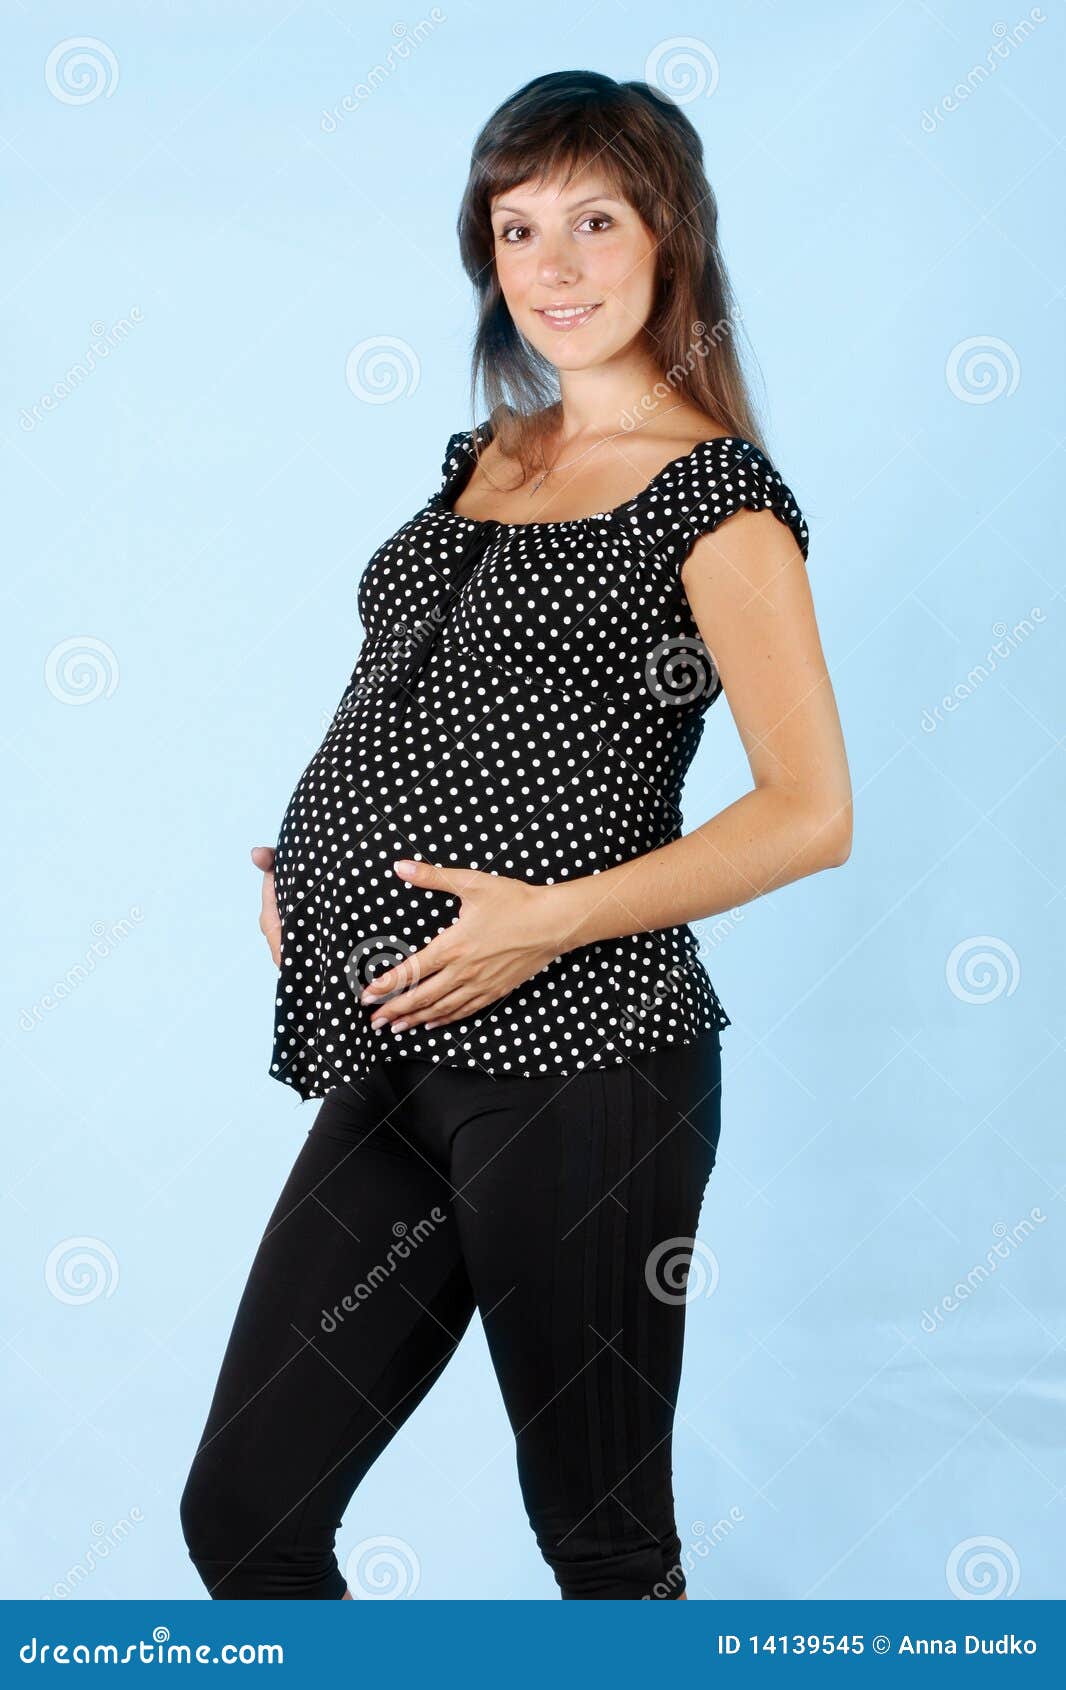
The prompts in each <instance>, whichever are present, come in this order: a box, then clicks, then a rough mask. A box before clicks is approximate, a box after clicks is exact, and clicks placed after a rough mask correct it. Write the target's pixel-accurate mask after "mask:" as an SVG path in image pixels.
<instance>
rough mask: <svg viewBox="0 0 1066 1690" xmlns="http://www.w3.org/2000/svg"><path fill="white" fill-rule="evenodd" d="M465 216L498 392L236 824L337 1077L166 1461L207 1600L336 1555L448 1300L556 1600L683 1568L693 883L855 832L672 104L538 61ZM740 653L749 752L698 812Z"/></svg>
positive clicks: (695, 1044) (824, 849)
mask: <svg viewBox="0 0 1066 1690" xmlns="http://www.w3.org/2000/svg"><path fill="white" fill-rule="evenodd" d="M459 234H460V242H461V249H462V256H463V262H464V265H465V267H466V269H467V272H468V274H469V275H470V277H471V279H472V280H473V282H474V284H475V287H476V289H477V292H478V297H479V305H480V318H479V327H478V336H477V345H476V353H475V359H474V391H475V392H476V391H477V383H478V381H479V379H480V380H481V381H482V382H483V384H484V391H485V393H486V396H487V398H488V399H489V401H490V408H491V420H490V421H487V422H485V423H483V424H482V425H481V426H480V427H478V428H477V429H475V430H473V431H460V432H459V433H457V434H454V435H453V436H452V437H451V439H450V440H449V442H448V449H447V451H446V453H445V458H444V463H443V466H442V472H443V479H442V482H441V485H440V487H439V488H437V489H436V490H435V491H434V492H433V494H432V495H431V497H430V498H429V500H428V502H427V503H426V504H425V505H424V506H423V507H422V509H421V510H419V511H418V512H417V513H416V514H415V516H414V517H412V519H411V520H410V521H409V522H408V523H406V524H405V525H404V527H403V528H401V529H400V531H399V532H398V534H396V535H394V536H393V538H392V539H391V540H389V541H388V542H387V543H386V544H385V545H384V546H382V547H381V548H380V550H379V551H378V552H377V553H376V554H375V556H374V558H373V559H372V560H371V563H370V565H369V567H368V569H367V571H366V572H365V574H364V576H363V579H362V581H361V584H360V589H359V609H360V614H361V619H362V622H363V626H364V629H365V632H366V637H365V641H364V645H363V647H362V649H361V651H360V654H359V661H358V663H357V664H356V667H355V671H354V673H353V675H352V677H351V680H350V682H349V686H348V688H347V689H346V692H345V694H344V697H343V699H342V701H341V705H340V707H339V708H338V711H337V714H336V716H335V718H334V721H333V723H332V725H331V726H330V729H329V731H328V732H327V734H326V737H325V740H324V741H323V744H322V747H321V748H320V750H319V751H318V752H317V753H316V755H315V757H314V758H313V759H312V761H311V763H310V765H309V766H308V768H307V770H306V771H305V772H304V774H303V776H302V778H301V780H300V782H299V784H298V786H297V788H296V791H295V792H294V794H293V797H292V799H291V801H290V804H289V807H288V809H287V811H286V813H285V817H284V820H283V822H282V825H281V829H280V833H279V837H278V841H277V849H276V852H274V851H271V850H270V849H269V848H259V849H257V851H256V852H254V853H253V857H254V860H255V861H256V863H257V865H258V866H259V867H260V868H261V869H263V870H264V885H263V914H262V916H261V926H262V927H263V930H264V932H265V933H266V935H267V938H268V940H269V942H270V948H271V954H272V956H273V958H274V961H275V963H276V964H277V965H278V966H279V968H280V979H279V991H278V996H277V1013H276V1022H275V1039H274V1061H273V1067H272V1070H271V1071H272V1073H273V1074H274V1076H275V1077H276V1078H277V1079H278V1080H279V1081H280V1082H282V1083H284V1084H287V1085H289V1086H292V1087H293V1088H294V1089H295V1090H296V1091H297V1093H298V1094H299V1095H300V1097H302V1098H322V1099H323V1101H322V1103H321V1107H320V1108H319V1110H318V1112H317V1114H316V1116H315V1119H314V1122H313V1124H312V1126H311V1128H310V1131H309V1133H308V1136H307V1139H306V1141H305V1143H304V1145H303V1147H302V1149H301V1150H300V1153H299V1155H298V1156H297V1158H296V1162H295V1165H294V1167H293V1169H292V1172H291V1174H290V1176H289V1179H288V1181H287V1183H286V1185H285V1188H284V1190H283V1192H282V1194H281V1197H280V1199H279V1201H278V1204H277V1207H276V1208H275V1210H274V1213H273V1215H272V1216H271V1219H270V1223H269V1225H268V1227H267V1231H266V1233H265V1235H264V1237H263V1240H262V1242H261V1244H260V1247H259V1251H258V1254H257V1256H256V1259H255V1262H254V1265H253V1267H252V1270H251V1274H250V1277H249V1280H248V1284H247V1287H246V1289H245V1292H244V1295H243V1298H242V1300H241V1304H240V1307H239V1310H238V1313H237V1316H236V1320H235V1324H234V1328H233V1333H232V1335H231V1338H230V1342H229V1346H228V1348H227V1351H226V1356H225V1360H224V1363H223V1367H222V1371H221V1376H220V1378H219V1381H218V1386H217V1388H216V1391H215V1396H214V1400H213V1402H212V1405H211V1410H210V1414H209V1418H208V1422H207V1426H206V1429H205V1432H204V1436H203V1440H202V1442H201V1445H200V1447H199V1450H198V1452H197V1455H196V1459H195V1461H194V1463H193V1468H192V1471H191V1473H190V1475H189V1479H188V1482H187V1485H186V1487H185V1492H184V1495H183V1497H182V1519H183V1526H184V1530H185V1535H186V1541H187V1543H188V1546H189V1550H190V1554H191V1556H192V1559H193V1561H194V1564H195V1566H196V1568H197V1570H198V1571H199V1573H200V1575H201V1577H202V1579H203V1581H204V1583H205V1584H206V1586H207V1588H208V1590H209V1591H210V1593H211V1595H212V1596H215V1597H238V1598H254V1597H282V1598H337V1597H342V1596H347V1595H349V1594H350V1593H349V1591H348V1590H347V1589H346V1587H345V1577H344V1574H343V1573H342V1572H341V1570H340V1568H339V1566H338V1564H337V1560H336V1557H335V1554H334V1539H335V1534H336V1530H337V1527H338V1526H339V1524H340V1521H341V1518H342V1515H343V1513H344V1511H345V1508H346V1507H347V1504H348V1502H349V1499H350V1498H351V1496H352V1494H353V1492H354V1491H355V1489H356V1487H357V1486H358V1484H359V1482H360V1480H361V1478H362V1477H363V1475H364V1474H365V1473H366V1472H367V1470H368V1469H369V1467H370V1465H371V1463H372V1462H373V1461H374V1460H375V1459H376V1457H377V1456H378V1455H379V1454H380V1453H381V1451H382V1450H383V1449H384V1448H385V1447H386V1445H387V1444H388V1443H389V1442H390V1440H391V1439H392V1438H393V1436H394V1435H395V1433H396V1432H397V1431H398V1429H399V1428H400V1427H401V1426H402V1424H403V1422H404V1421H405V1420H406V1418H407V1417H408V1415H409V1414H410V1413H411V1412H412V1411H413V1409H414V1408H415V1407H416V1406H417V1404H418V1403H419V1402H420V1401H421V1399H422V1398H423V1397H424V1396H425V1394H426V1392H427V1391H428V1390H429V1388H430V1386H431V1385H432V1384H433V1381H434V1379H436V1378H437V1376H438V1375H439V1374H440V1372H441V1370H442V1369H443V1367H444V1366H445V1364H446V1363H447V1361H448V1359H449V1357H450V1356H451V1355H452V1353H453V1352H454V1350H455V1347H456V1345H457V1344H458V1342H459V1340H460V1338H461V1337H462V1334H463V1331H464V1330H465V1328H466V1326H467V1324H468V1322H469V1320H470V1319H471V1316H472V1314H473V1312H474V1310H475V1308H476V1309H477V1310H478V1312H479V1314H480V1317H481V1320H482V1322H483V1325H484V1330H485V1334H486V1338H487V1341H488V1345H489V1349H490V1353H491V1356H492V1361H493V1365H494V1367H495V1370H496V1374H497V1377H498V1380H499V1383H500V1387H501V1390H502V1393H503V1397H504V1401H505V1404H506V1408H507V1412H508V1415H509V1418H510V1422H511V1425H512V1427H513V1430H514V1434H515V1441H516V1451H517V1460H518V1474H519V1480H520V1484H521V1489H522V1495H523V1499H524V1502H525V1506H526V1510H527V1512H528V1515H529V1519H530V1523H531V1525H532V1527H533V1530H534V1532H535V1534H536V1540H537V1543H538V1545H539V1548H540V1550H541V1552H542V1554H543V1556H544V1558H545V1559H546V1561H547V1562H548V1564H549V1565H550V1567H551V1568H552V1570H553V1572H554V1574H555V1577H556V1580H557V1582H558V1584H559V1586H560V1589H561V1591H562V1595H563V1597H564V1598H580V1599H592V1598H597V1599H602V1598H626V1599H636V1598H645V1597H650V1598H653V1599H659V1598H670V1599H673V1598H677V1597H680V1596H684V1592H685V1579H684V1570H683V1567H682V1564H681V1563H682V1555H681V1545H680V1542H679V1539H678V1535H677V1531H676V1528H675V1520H674V1504H673V1496H672V1480H671V1472H672V1469H671V1454H670V1452H671V1431H672V1425H673V1417H674V1409H675V1404H676V1400H677V1390H678V1383H679V1377H680V1369H681V1347H682V1336H683V1327H684V1312H685V1267H686V1265H687V1263H688V1261H689V1259H690V1257H691V1250H692V1245H693V1241H694V1236H695V1232H696V1228H697V1223H698V1220H699V1214H700V1206H701V1203H702V1199H703V1193H704V1188H705V1185H706V1183H707V1180H708V1177H709V1175H710V1172H711V1168H712V1166H713V1164H714V1160H715V1155H716V1149H717V1143H718V1135H719V1126H720V1115H719V1099H720V1033H721V1030H722V1028H724V1027H726V1026H728V1025H729V1017H728V1016H727V1015H726V1013H725V1011H724V1009H723V1008H722V1006H721V1004H720V1002H719V1000H718V997H717V995H716V993H715V991H714V988H713V986H712V985H711V982H710V980H709V978H708V976H707V973H706V971H705V969H704V966H703V963H702V961H701V960H700V957H699V947H698V945H697V943H696V940H695V937H694V935H693V934H692V932H691V930H690V929H689V927H688V925H687V924H688V923H689V922H690V921H693V920H698V919H699V918H701V917H705V916H710V915H713V914H715V913H716V912H718V911H722V910H728V909H732V908H733V907H734V906H736V905H738V904H743V903H745V902H747V901H748V900H749V899H751V898H754V897H756V896H758V895H759V894H760V893H762V892H766V891H768V890H769V889H770V888H772V887H776V886H781V885H784V884H785V883H786V882H788V881H791V880H797V879H799V878H800V877H801V876H803V875H807V874H812V873H815V872H816V871H818V870H820V869H824V868H827V867H828V866H830V865H831V864H838V863H842V862H844V860H845V859H846V857H847V856H848V852H849V849H850V828H851V801H850V791H849V781H848V772H847V764H846V759H845V754H844V750H843V746H842V741H841V733H840V727H839V723H838V719H837V714H836V709H835V705H834V701H833V696H832V691H831V687H830V683H829V681H828V678H827V676H826V671H825V665H824V662H823V658H822V652H821V647H820V643H819V638H818V633H817V628H816V623H815V618H814V612H813V609H812V605H811V597H810V591H809V587H808V582H807V577H806V568H805V559H806V552H807V530H806V525H805V523H804V519H803V517H802V515H801V514H800V511H799V509H798V507H797V505H796V502H795V500H794V499H793V497H792V495H791V493H790V491H789V489H788V488H787V487H786V485H785V484H784V482H783V481H782V479H781V477H780V475H779V474H778V472H777V471H776V469H775V468H774V467H773V465H772V464H771V462H770V460H769V458H768V457H767V456H766V455H765V453H764V451H763V449H762V448H761V446H760V445H759V442H758V439H757V436H756V431H755V426H754V423H753V421H752V417H751V414H750V410H749V406H748V401H747V399H746V395H745V390H744V383H743V378H742V375H741V372H740V366H739V362H738V359H737V356H736V353H735V351H734V348H733V343H732V339H731V336H730V333H729V329H730V324H731V317H732V308H731V305H730V299H729V289H728V283H727V281H726V279H725V274H724V270H723V267H722V262H721V258H720V255H719V251H718V245H717V236H716V214H715V206H714V199H713V196H712V194H711V191H710V188H709V187H708V184H707V181H706V178H705V176H704V174H703V169H702V157H701V148H700V143H699V140H698V138H697V136H696V134H695V132H694V131H693V129H692V127H691V125H690V124H689V122H688V120H687V119H686V118H685V117H684V115H683V114H682V113H681V111H680V110H679V109H677V108H676V107H675V106H674V105H672V104H671V103H670V102H669V101H667V100H664V99H663V98H661V97H660V96H659V95H658V94H656V93H655V92H653V90H652V89H650V88H649V87H647V86H646V85H645V84H642V83H624V84H617V83H615V82H613V81H612V80H611V79H610V78H608V77H605V76H599V75H596V74H592V73H586V72H579V73H560V74H557V75H552V76H546V77H540V78H538V79H537V80H536V81H534V82H532V83H530V84H529V85H528V86H527V87H525V88H523V89H522V90H521V91H520V92H519V93H517V94H516V95H515V96H514V97H513V98H511V99H510V100H508V101H507V102H506V103H505V104H504V105H503V106H502V107H501V108H500V109H499V110H498V111H497V112H496V113H495V114H494V116H493V117H492V118H491V119H490V120H489V122H488V124H487V125H486V127H485V129H484V130H483V132H482V133H481V135H480V136H479V138H478V141H477V144H476V147H475V151H474V157H473V162H472V168H471V174H470V180H469V184H468V187H467V191H466V195H465V199H464V202H463V205H462V209H461V213H460V217H459ZM726 519H730V520H726ZM712 652H713V655H712ZM723 690H724V691H725V692H726V693H727V694H728V697H729V702H730V706H731V709H732V712H733V715H734V718H735V719H736V722H737V725H738V728H739V731H740V734H741V736H742V739H743V742H744V745H745V748H746V750H747V754H748V758H749V761H750V765H751V771H752V778H753V788H752V790H751V791H750V792H748V793H746V794H745V795H744V796H743V797H742V798H740V799H739V800H738V801H737V802H736V803H734V804H731V805H730V806H728V808H726V809H725V810H723V811H722V812H721V813H720V814H719V815H716V816H714V817H713V818H711V819H710V820H707V821H705V822H703V823H702V824H701V825H700V826H698V827H696V828H694V829H693V830H692V831H691V832H689V833H687V834H685V835H683V836H682V832H681V815H680V811H679V808H678V801H679V797H680V791H681V783H682V781H683V778H684V775H685V772H686V770H687V768H688V766H689V763H690V761H691V759H692V755H693V753H694V751H695V749H696V745H697V743H698V741H699V738H700V735H701V732H702V728H703V722H704V718H705V715H706V711H707V709H708V707H709V706H710V705H711V704H712V703H713V702H714V701H715V699H716V698H717V696H718V694H719V693H720V692H721V691H723ZM367 1526H368V1523H367V1522H363V1525H362V1530H363V1532H365V1531H366V1530H367ZM477 1594H479V1592H478V1590H477V1588H476V1581H472V1588H471V1595H477Z"/></svg>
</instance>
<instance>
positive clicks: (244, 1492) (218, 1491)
mask: <svg viewBox="0 0 1066 1690" xmlns="http://www.w3.org/2000/svg"><path fill="white" fill-rule="evenodd" d="M179 1515H180V1519H181V1529H182V1535H183V1536H184V1539H185V1545H186V1548H187V1549H188V1552H189V1559H190V1560H191V1561H192V1564H193V1566H194V1567H195V1568H196V1571H197V1573H198V1574H199V1576H200V1579H201V1580H202V1582H203V1584H204V1587H205V1589H206V1591H207V1594H208V1595H209V1596H210V1597H212V1598H222V1599H229V1600H238V1601H239V1600H246V1601H255V1600H258V1599H261V1598H272V1599H275V1600H276V1599H279V1598H280V1599H286V1598H289V1599H302V1600H307V1599H311V1600H314V1599H316V1598H322V1599H337V1598H339V1597H341V1596H343V1595H344V1575H343V1574H342V1572H341V1570H340V1568H339V1567H338V1565H337V1560H336V1556H335V1555H334V1553H333V1545H332V1543H321V1544H309V1543H301V1542H299V1541H298V1540H297V1533H296V1529H295V1527H296V1520H297V1518H298V1510H296V1511H293V1510H290V1511H289V1512H288V1513H286V1512H285V1511H284V1505H283V1504H281V1505H278V1506H275V1505H274V1504H273V1503H272V1501H271V1497H270V1495H269V1487H268V1486H267V1485H266V1484H265V1483H264V1475H263V1474H262V1473H250V1472H248V1471H247V1469H243V1470H242V1468H241V1467H240V1466H231V1467H229V1468H228V1469H227V1468H224V1467H223V1466H222V1465H221V1464H220V1463H217V1462H212V1461H209V1460H208V1459H206V1458H205V1457H204V1455H202V1454H200V1455H198V1456H197V1457H196V1459H195V1460H194V1462H193V1464H192V1468H191V1469H190V1472H189V1476H188V1478H187V1479H186V1482H185V1488H184V1490H183V1491H182V1493H181V1501H180V1503H179Z"/></svg>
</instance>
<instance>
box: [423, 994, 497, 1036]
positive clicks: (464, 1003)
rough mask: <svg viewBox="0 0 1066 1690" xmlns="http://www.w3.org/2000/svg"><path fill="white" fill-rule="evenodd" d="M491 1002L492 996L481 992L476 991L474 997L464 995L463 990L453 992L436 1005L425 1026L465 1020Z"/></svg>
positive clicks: (440, 1025)
mask: <svg viewBox="0 0 1066 1690" xmlns="http://www.w3.org/2000/svg"><path fill="white" fill-rule="evenodd" d="M491 1002H492V999H491V998H486V997H485V996H484V995H483V994H481V993H475V995H474V996H473V997H470V996H469V995H464V994H463V992H461V991H458V992H453V993H452V994H451V996H450V997H447V998H442V999H441V1001H440V1003H439V1004H437V1005H436V1007H435V1009H434V1010H433V1012H432V1013H431V1014H430V1016H429V1018H428V1019H427V1020H426V1022H425V1026H426V1028H427V1030H428V1029H429V1028H431V1027H442V1026H444V1025H446V1024H447V1023H448V1022H449V1021H465V1020H467V1018H468V1017H469V1016H471V1015H476V1014H477V1012H478V1010H479V1009H484V1007H485V1005H486V1004H487V1003H491Z"/></svg>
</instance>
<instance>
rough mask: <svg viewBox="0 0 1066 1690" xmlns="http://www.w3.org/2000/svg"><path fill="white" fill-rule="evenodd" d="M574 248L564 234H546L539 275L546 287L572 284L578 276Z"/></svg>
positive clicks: (539, 261)
mask: <svg viewBox="0 0 1066 1690" xmlns="http://www.w3.org/2000/svg"><path fill="white" fill-rule="evenodd" d="M578 273H579V270H578V265H577V262H576V258H575V254H574V251H573V248H572V247H571V246H569V245H568V243H567V239H566V237H565V236H563V235H552V236H548V235H546V236H545V237H544V240H543V244H542V246H541V249H540V253H539V254H538V259H537V277H538V280H539V281H540V282H542V283H543V284H544V285H545V286H546V287H556V286H558V285H559V284H560V283H561V284H562V285H563V286H566V287H569V286H572V285H573V283H574V282H576V281H577V278H578Z"/></svg>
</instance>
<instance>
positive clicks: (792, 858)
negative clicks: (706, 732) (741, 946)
mask: <svg viewBox="0 0 1066 1690" xmlns="http://www.w3.org/2000/svg"><path fill="white" fill-rule="evenodd" d="M847 825H849V824H848V822H847V818H845V817H844V816H843V815H841V814H839V813H837V814H831V815H829V816H828V817H827V815H826V812H825V811H824V809H819V810H816V809H813V808H812V807H811V805H810V804H809V803H804V802H801V801H800V799H799V798H797V797H795V796H794V795H793V794H791V793H789V792H787V791H785V790H784V789H783V788H780V787H770V786H767V787H756V788H755V790H754V791H752V792H747V793H745V794H744V796H743V797H742V798H738V799H737V801H736V803H734V804H730V805H729V806H728V808H727V809H724V810H722V811H720V812H719V813H718V815H716V816H713V817H712V818H711V820H710V821H707V822H704V823H703V824H702V825H701V826H700V827H697V828H694V829H693V831H692V832H691V833H686V834H685V835H684V836H683V837H682V838H681V839H675V840H673V841H671V843H670V844H669V845H661V846H659V847H658V849H657V850H654V851H648V852H646V853H645V854H644V855H643V856H640V857H634V858H633V859H632V861H630V862H627V863H619V864H618V865H617V867H615V868H611V869H605V870H604V872H603V873H602V874H594V875H586V876H584V877H583V878H582V879H580V880H572V881H561V882H559V883H558V884H557V885H555V886H552V887H550V888H547V892H548V902H547V904H546V906H545V907H546V910H547V913H548V919H549V922H550V923H551V925H552V928H553V931H554V932H555V934H556V936H557V938H558V941H559V949H560V951H561V952H562V951H569V950H576V949H578V947H579V946H582V945H589V944H593V943H595V942H596V941H597V940H600V939H614V938H620V937H622V936H623V935H625V934H630V933H645V932H654V931H655V930H656V929H658V928H663V927H679V926H681V925H683V924H684V923H686V922H690V921H700V920H702V919H703V918H704V917H706V916H711V915H718V914H719V913H720V912H721V911H723V910H730V909H734V908H736V906H737V905H739V904H746V903H750V902H751V900H752V899H753V898H758V897H760V896H761V895H762V894H763V893H764V892H770V891H772V890H773V889H774V888H775V887H777V886H785V885H787V884H788V883H789V882H790V881H793V880H801V879H803V878H804V876H806V875H808V874H815V873H817V872H818V871H819V870H820V869H823V868H829V867H830V866H832V865H833V864H835V863H838V862H842V861H843V860H844V857H845V856H846V855H847V848H846V847H842V844H841V841H842V839H843V838H844V833H845V828H846V826H847Z"/></svg>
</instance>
